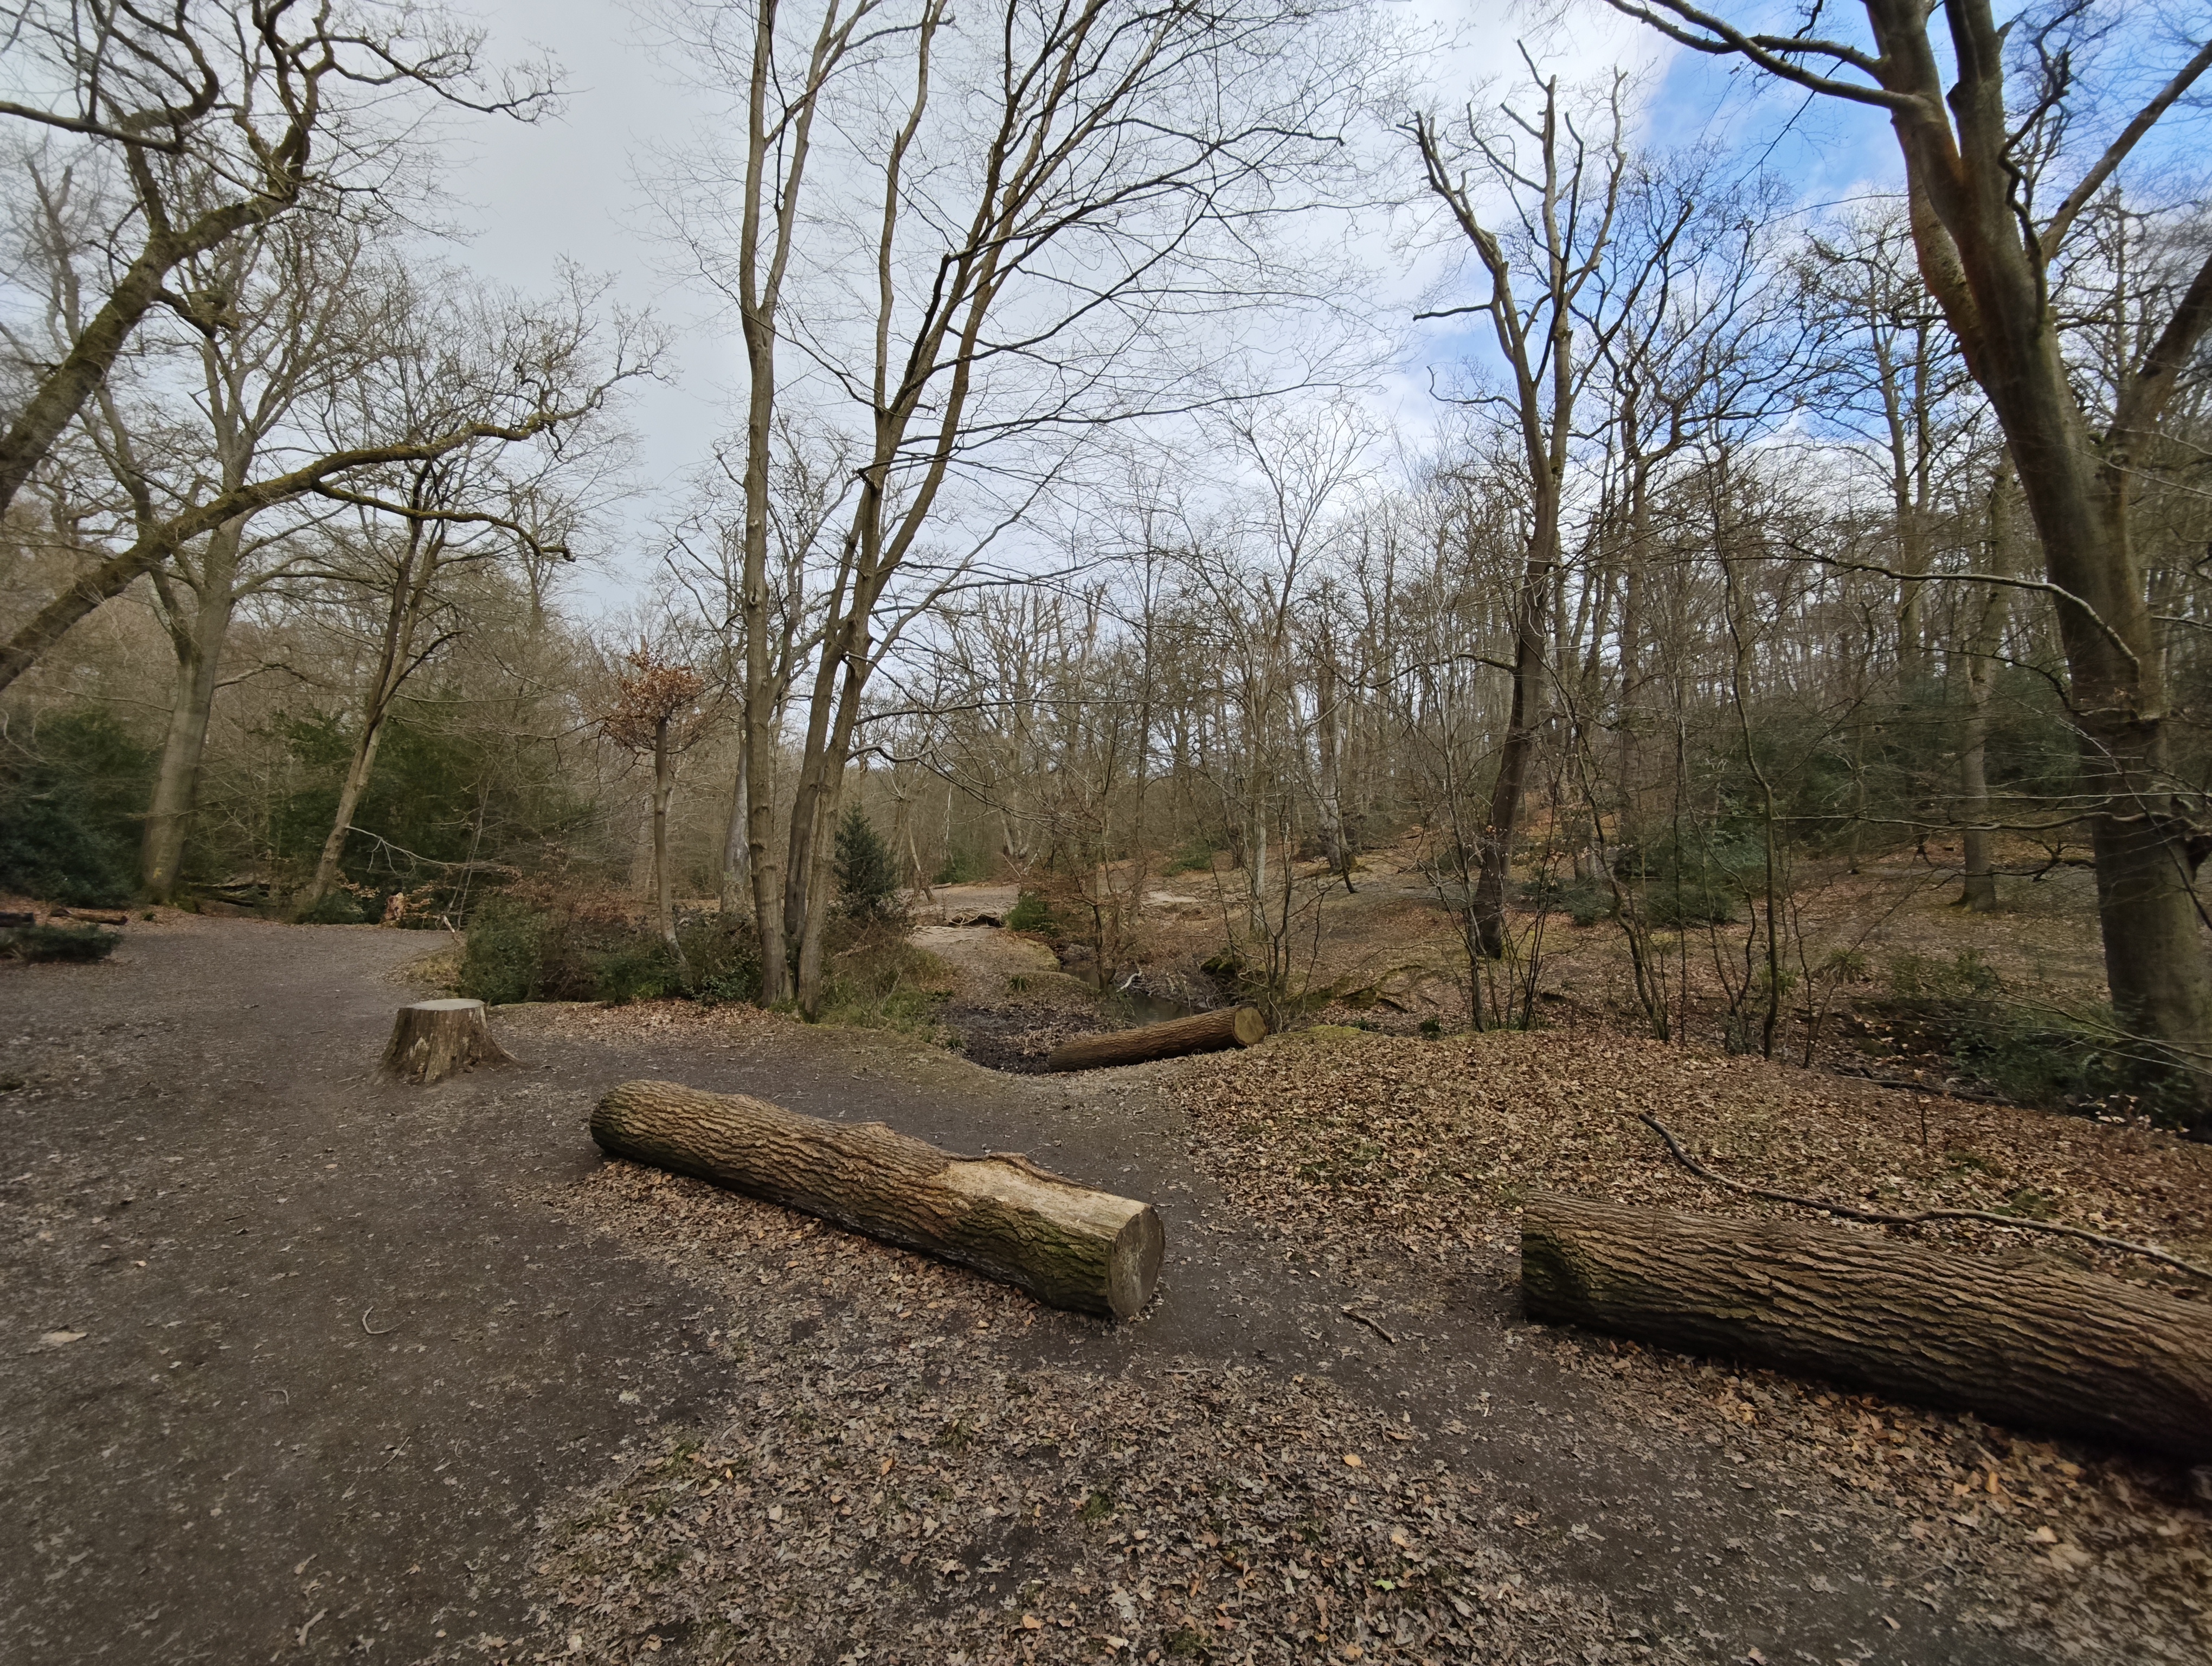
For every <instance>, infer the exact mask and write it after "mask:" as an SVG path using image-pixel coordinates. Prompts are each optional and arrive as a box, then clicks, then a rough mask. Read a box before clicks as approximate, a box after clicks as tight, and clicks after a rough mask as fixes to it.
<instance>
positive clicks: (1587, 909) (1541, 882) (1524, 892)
mask: <svg viewBox="0 0 2212 1666" xmlns="http://www.w3.org/2000/svg"><path fill="white" fill-rule="evenodd" d="M1520 893H1521V897H1520V900H1521V902H1522V905H1523V906H1524V907H1528V908H1532V909H1533V908H1541V909H1547V910H1549V911H1551V912H1553V913H1555V914H1564V915H1566V916H1567V917H1568V918H1569V919H1570V920H1571V921H1574V922H1575V924H1577V926H1595V924H1597V922H1598V921H1601V920H1602V919H1604V918H1605V917H1606V915H1609V914H1611V913H1612V912H1613V889H1612V887H1611V886H1609V885H1601V884H1600V883H1598V881H1596V880H1595V879H1553V878H1551V877H1549V876H1546V877H1544V878H1541V879H1530V880H1528V881H1526V882H1525V883H1524V884H1522V886H1521V887H1520Z"/></svg>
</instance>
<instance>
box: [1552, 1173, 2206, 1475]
mask: <svg viewBox="0 0 2212 1666" xmlns="http://www.w3.org/2000/svg"><path fill="white" fill-rule="evenodd" d="M1521 1287H1522V1294H1523V1297H1524V1298H1525V1299H1526V1302H1527V1305H1528V1313H1529V1316H1531V1317H1533V1318H1538V1319H1545V1320H1563V1321H1566V1322H1571V1323H1574V1324H1580V1325H1588V1326H1589V1327H1591V1328H1593V1329H1599V1330H1607V1331H1612V1332H1615V1333H1617V1334H1619V1335H1626V1336H1632V1337H1635V1338H1637V1339H1638V1340H1639V1341H1646V1342H1655V1343H1657V1344H1660V1345H1661V1346H1662V1347H1672V1348H1680V1349H1682V1350H1684V1351H1686V1352H1688V1353H1708V1354H1717V1355H1722V1356H1725V1357H1730V1358H1735V1359H1748V1360H1752V1361H1755V1362H1757V1363H1759V1364H1761V1365H1773V1366H1777V1367H1779V1368H1780V1369H1782V1370H1784V1371H1798V1372H1803V1373H1806V1374H1808V1375H1813V1376H1819V1377H1832V1378H1836V1379H1838V1380H1841V1381H1844V1382H1850V1383H1860V1384H1863V1385H1864V1386H1866V1387H1869V1388H1873V1389H1880V1390H1881V1391H1882V1392H1884V1393H1886V1394H1890V1395H1895V1396H1897V1397H1898V1398H1899V1399H1901V1400H1908V1401H1917V1402H1931V1403H1935V1404H1940V1405H1947V1406H1954V1407H1958V1408H1962V1409H1965V1410H1969V1411H1973V1412H1977V1413H1979V1414H1983V1415H1984V1416H1987V1417H1990V1418H1992V1419H1995V1420H1997V1421H1999V1422H2002V1423H2008V1424H2011V1425H2013V1426H2016V1427H2024V1428H2037V1429H2045V1430H2052V1431H2057V1432H2066V1433H2073V1434H2085V1435H2091V1436H2094V1437H2096V1438H2100V1439H2104V1440H2109V1441H2117V1442H2119V1443H2122V1444H2127V1445H2132V1446H2142V1447H2148V1448H2151V1449H2154V1450H2160V1451H2164V1452H2168V1453H2172V1454H2174V1455H2177V1456H2181V1457H2183V1458H2185V1459H2187V1460H2189V1461H2190V1462H2196V1463H2201V1462H2205V1461H2206V1460H2208V1459H2212V1304H2208V1303H2206V1302H2202V1301H2182V1300H2179V1299H2177V1298H2174V1297H2172V1296H2167V1295H2162V1294H2160V1293H2158V1292H2153V1291H2148V1290H2145V1289H2142V1288H2141V1287H2140V1286H2136V1285H2131V1284H2128V1283H2126V1282H2124V1280H2119V1279H2115V1278H2110V1277H2107V1276H2106V1275H2104V1274H2098V1273H2087V1272H2080V1271H2076V1270H2075V1269H2073V1268H2068V1267H2065V1266H2063V1265H2061V1264H2059V1263H2057V1262H2051V1261H2047V1260H2042V1259H2039V1258H2034V1257H2031V1256H2021V1257H2016V1258H2014V1259H2011V1260H2007V1261H1996V1260H1991V1259H1988V1258H1985V1257H1982V1256H1970V1255H1960V1254H1954V1253H1945V1252H1942V1251H1940V1250H1936V1249H1929V1248H1927V1247H1925V1246H1923V1245H1916V1244H1909V1243H1900V1242H1899V1241H1897V1240H1896V1239H1893V1238H1890V1237H1884V1236H1882V1235H1881V1234H1880V1233H1876V1232H1863V1231H1844V1230H1843V1229H1841V1228H1839V1227H1835V1226H1816V1225H1806V1224H1802V1223H1798V1222H1792V1221H1778V1220H1769V1219H1756V1218H1752V1217H1746V1216H1729V1215H1704V1214H1685V1213H1675V1212H1674V1211H1671V1210H1665V1209H1647V1208H1635V1207H1629V1206H1626V1205H1621V1204H1613V1203H1601V1202H1593V1201H1589V1200H1587V1199H1583V1198H1569V1197H1556V1196H1546V1197H1540V1198H1537V1199H1535V1200H1534V1201H1532V1202H1531V1203H1530V1204H1529V1205H1528V1208H1527V1210H1526V1212H1525V1213H1524V1214H1523V1216H1522V1225H1521Z"/></svg>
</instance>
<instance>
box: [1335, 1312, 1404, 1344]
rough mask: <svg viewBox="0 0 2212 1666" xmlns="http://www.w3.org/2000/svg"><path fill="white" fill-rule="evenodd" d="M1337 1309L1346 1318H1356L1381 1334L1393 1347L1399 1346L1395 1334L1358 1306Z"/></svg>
mask: <svg viewBox="0 0 2212 1666" xmlns="http://www.w3.org/2000/svg"><path fill="white" fill-rule="evenodd" d="M1338 1311H1339V1312H1340V1313H1342V1314H1343V1315H1344V1316H1345V1317H1346V1318H1347V1319H1352V1320H1356V1321H1357V1322H1359V1323H1361V1324H1363V1325H1365V1326H1366V1327H1367V1328H1368V1329H1370V1330H1371V1331H1373V1332H1374V1333H1375V1334H1376V1335H1377V1336H1380V1337H1381V1338H1382V1339H1383V1341H1386V1342H1388V1343H1389V1345H1390V1346H1391V1347H1397V1346H1398V1339H1397V1338H1396V1337H1395V1336H1393V1335H1391V1334H1390V1333H1389V1331H1387V1330H1385V1329H1383V1327H1382V1326H1381V1325H1379V1324H1377V1323H1376V1322H1375V1321H1374V1320H1372V1319H1370V1318H1369V1317H1368V1316H1366V1315H1365V1314H1364V1313H1362V1312H1360V1311H1358V1310H1357V1309H1356V1308H1349V1307H1346V1308H1340V1309H1338Z"/></svg>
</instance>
